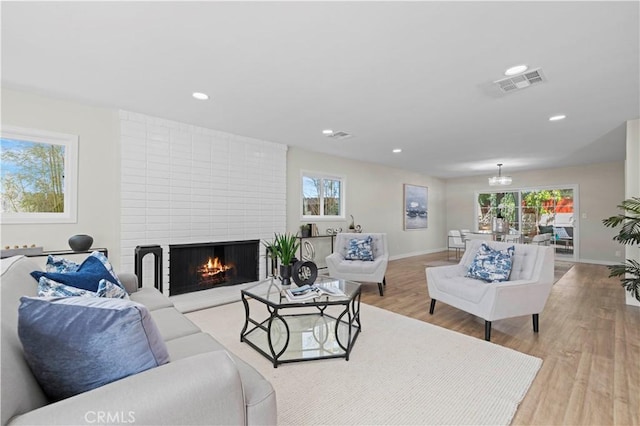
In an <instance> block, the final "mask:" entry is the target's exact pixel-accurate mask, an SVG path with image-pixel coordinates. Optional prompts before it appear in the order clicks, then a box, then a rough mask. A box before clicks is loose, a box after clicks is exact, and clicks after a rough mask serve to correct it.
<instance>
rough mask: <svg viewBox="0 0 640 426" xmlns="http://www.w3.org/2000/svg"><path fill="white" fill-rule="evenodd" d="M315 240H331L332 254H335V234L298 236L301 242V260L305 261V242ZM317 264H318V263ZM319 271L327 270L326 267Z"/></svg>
mask: <svg viewBox="0 0 640 426" xmlns="http://www.w3.org/2000/svg"><path fill="white" fill-rule="evenodd" d="M314 238H329V241H330V244H331V253H333V244H334V241H335V238H336V236H335V234H331V235H312V236H309V237H300V236H298V239H299V240H300V260H303V259H304V258H303V256H302V250H303V246H304V241H305V240H313V239H314ZM309 243H311V242H309ZM311 247H313V244H312V245H311ZM316 264H317V262H316ZM318 269H326V266H324V267H318Z"/></svg>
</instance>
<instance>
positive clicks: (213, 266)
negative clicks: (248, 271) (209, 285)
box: [198, 257, 231, 281]
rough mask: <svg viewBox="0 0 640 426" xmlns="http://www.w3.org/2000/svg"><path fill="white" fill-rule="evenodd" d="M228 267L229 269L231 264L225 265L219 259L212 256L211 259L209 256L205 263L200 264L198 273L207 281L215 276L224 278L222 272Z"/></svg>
mask: <svg viewBox="0 0 640 426" xmlns="http://www.w3.org/2000/svg"><path fill="white" fill-rule="evenodd" d="M229 269H231V266H227V265H225V264H224V263H222V262H221V261H220V259H218V258H217V257H214V258H213V259H211V258H209V260H208V261H207V263H205V264H204V265H202V266H200V267H199V268H198V273H199V274H200V276H201V277H202V278H203V279H204V280H206V281H209V280H211V279H216V278H221V279H224V273H225V272H226V271H228V270H229Z"/></svg>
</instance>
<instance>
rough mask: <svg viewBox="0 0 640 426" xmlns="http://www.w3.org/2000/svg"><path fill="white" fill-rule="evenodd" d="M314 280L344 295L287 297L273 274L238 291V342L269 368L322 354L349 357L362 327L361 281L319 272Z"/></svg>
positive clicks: (321, 356)
mask: <svg viewBox="0 0 640 426" xmlns="http://www.w3.org/2000/svg"><path fill="white" fill-rule="evenodd" d="M314 284H315V285H319V286H321V287H328V288H329V289H338V290H339V291H340V292H341V293H342V294H343V295H336V296H334V295H327V294H322V295H319V296H317V297H314V298H312V299H307V300H303V301H297V300H296V301H290V300H289V299H288V298H287V296H286V294H285V290H286V288H284V287H283V286H282V285H281V284H280V281H279V280H278V279H277V278H268V279H266V280H264V281H262V282H260V283H258V284H256V285H255V286H253V287H251V288H249V289H245V290H242V291H241V296H242V303H243V304H244V309H245V322H244V327H243V328H242V331H241V332H240V341H241V342H245V343H247V344H248V345H249V346H251V347H252V348H254V349H255V350H256V351H258V352H260V353H261V354H262V355H263V356H264V357H266V358H267V359H269V360H270V361H271V362H272V363H273V366H274V368H277V367H278V365H280V364H284V363H288V362H299V361H312V360H318V359H326V358H345V359H346V360H347V361H348V360H349V354H350V353H351V350H352V349H353V345H354V344H355V342H356V339H357V337H358V334H360V330H361V326H360V284H359V283H357V282H353V281H345V280H340V279H335V278H329V277H323V276H320V277H318V278H317V279H316V281H315V283H314ZM289 287H290V288H291V289H292V290H293V289H296V288H297V287H296V286H295V285H291V286H287V288H289Z"/></svg>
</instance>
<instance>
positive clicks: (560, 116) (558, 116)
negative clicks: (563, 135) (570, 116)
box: [549, 114, 567, 121]
mask: <svg viewBox="0 0 640 426" xmlns="http://www.w3.org/2000/svg"><path fill="white" fill-rule="evenodd" d="M565 118H567V116H566V115H564V114H559V115H554V116H553V117H549V121H558V120H564V119H565Z"/></svg>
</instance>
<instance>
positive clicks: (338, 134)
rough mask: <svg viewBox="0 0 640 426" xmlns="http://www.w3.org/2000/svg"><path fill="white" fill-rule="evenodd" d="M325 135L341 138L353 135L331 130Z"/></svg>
mask: <svg viewBox="0 0 640 426" xmlns="http://www.w3.org/2000/svg"><path fill="white" fill-rule="evenodd" d="M327 137H329V138H331V139H336V140H341V139H349V138H352V137H353V135H351V134H350V133H347V132H333V133H331V134H328V135H327Z"/></svg>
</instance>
